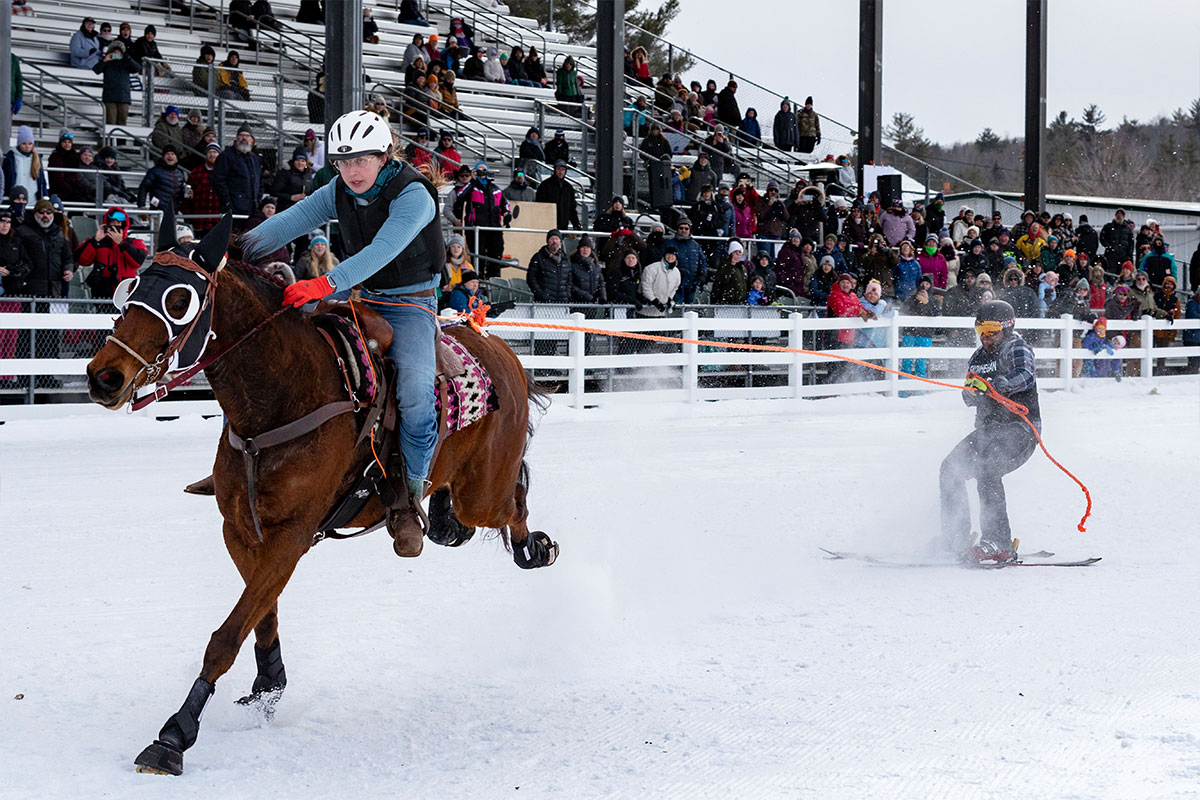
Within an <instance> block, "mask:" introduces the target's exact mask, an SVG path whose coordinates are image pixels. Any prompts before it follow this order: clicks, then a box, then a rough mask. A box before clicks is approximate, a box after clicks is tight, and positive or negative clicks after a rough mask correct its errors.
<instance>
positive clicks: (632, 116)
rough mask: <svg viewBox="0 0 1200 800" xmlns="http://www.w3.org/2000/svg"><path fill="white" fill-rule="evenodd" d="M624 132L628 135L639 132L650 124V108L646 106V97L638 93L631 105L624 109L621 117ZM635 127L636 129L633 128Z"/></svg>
mask: <svg viewBox="0 0 1200 800" xmlns="http://www.w3.org/2000/svg"><path fill="white" fill-rule="evenodd" d="M622 124H623V126H624V128H625V132H626V133H627V134H629V135H630V136H635V135H636V134H640V133H641V132H642V131H644V130H646V128H647V126H649V124H650V110H649V109H648V108H647V107H646V98H645V97H643V96H641V95H639V96H638V97H637V99H636V100H634V101H633V105H631V106H629V107H627V108H626V109H625V114H624V116H623V117H622ZM635 127H636V130H635Z"/></svg>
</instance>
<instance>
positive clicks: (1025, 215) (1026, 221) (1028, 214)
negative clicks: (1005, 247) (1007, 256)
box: [1010, 208, 1037, 242]
mask: <svg viewBox="0 0 1200 800" xmlns="http://www.w3.org/2000/svg"><path fill="white" fill-rule="evenodd" d="M1035 222H1037V214H1035V213H1033V210H1032V209H1028V208H1027V209H1025V210H1024V211H1022V212H1021V221H1020V222H1018V223H1017V224H1016V225H1013V226H1012V230H1011V231H1010V234H1011V235H1012V240H1013V241H1014V242H1015V241H1017V240H1018V239H1020V238H1021V237H1022V236H1024V235H1025V234H1027V233H1029V226H1031V225H1033V224H1034V223H1035Z"/></svg>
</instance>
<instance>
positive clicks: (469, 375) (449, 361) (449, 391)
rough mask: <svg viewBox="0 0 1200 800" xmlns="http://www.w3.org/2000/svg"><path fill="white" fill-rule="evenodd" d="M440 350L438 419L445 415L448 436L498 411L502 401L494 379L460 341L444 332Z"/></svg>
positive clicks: (439, 346) (439, 343)
mask: <svg viewBox="0 0 1200 800" xmlns="http://www.w3.org/2000/svg"><path fill="white" fill-rule="evenodd" d="M438 350H439V353H438V391H437V410H438V418H439V419H441V418H442V417H443V415H444V416H445V427H446V433H447V435H448V434H451V433H454V432H455V431H461V430H462V429H463V428H465V427H467V426H468V425H470V424H471V423H473V422H478V421H479V420H481V419H483V418H484V417H485V416H487V415H488V414H490V413H491V412H493V411H495V410H496V409H498V408H499V407H500V402H499V401H498V400H497V399H496V389H495V387H494V386H492V379H491V376H489V375H488V373H487V370H486V369H484V368H483V365H482V364H480V363H479V360H478V359H477V358H475V356H473V355H471V352H470V351H469V350H467V348H465V347H463V345H462V343H461V342H459V341H458V340H457V339H455V338H454V337H453V336H450V335H448V334H445V333H443V334H441V337H440V340H439V342H438ZM460 363H461V365H462V366H461V370H458V366H459V364H460ZM456 370H457V374H454V373H455V372H456Z"/></svg>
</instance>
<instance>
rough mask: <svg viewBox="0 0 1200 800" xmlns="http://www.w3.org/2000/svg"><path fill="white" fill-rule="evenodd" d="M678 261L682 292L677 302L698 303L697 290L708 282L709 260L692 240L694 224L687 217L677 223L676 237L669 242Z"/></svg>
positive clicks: (697, 243) (680, 291)
mask: <svg viewBox="0 0 1200 800" xmlns="http://www.w3.org/2000/svg"><path fill="white" fill-rule="evenodd" d="M667 244H668V245H671V246H674V248H675V254H676V257H677V259H678V267H679V277H680V290H679V295H678V296H677V298H676V301H677V302H679V301H682V302H684V303H694V302H696V289H697V288H699V287H701V286H703V285H704V284H705V283H707V282H708V259H707V257H706V256H705V255H704V249H703V248H701V247H700V243H699V242H697V241H696V240H695V239H693V238H692V223H691V220H689V219H688V218H687V217H683V218H681V219H679V220H676V222H675V237H674V238H673V239H671V240H669V241H668V243H667Z"/></svg>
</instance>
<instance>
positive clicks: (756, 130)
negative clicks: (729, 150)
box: [738, 108, 762, 147]
mask: <svg viewBox="0 0 1200 800" xmlns="http://www.w3.org/2000/svg"><path fill="white" fill-rule="evenodd" d="M738 131H739V132H740V136H739V138H740V139H741V140H742V141H743V142H745V143H746V144H747V145H748V146H750V147H757V146H758V145H760V144H762V127H761V126H760V125H759V124H758V111H757V110H756V109H754V108H747V109H746V116H745V117H743V118H742V121H741V122H739V123H738Z"/></svg>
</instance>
